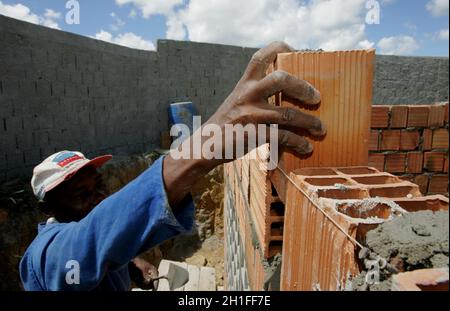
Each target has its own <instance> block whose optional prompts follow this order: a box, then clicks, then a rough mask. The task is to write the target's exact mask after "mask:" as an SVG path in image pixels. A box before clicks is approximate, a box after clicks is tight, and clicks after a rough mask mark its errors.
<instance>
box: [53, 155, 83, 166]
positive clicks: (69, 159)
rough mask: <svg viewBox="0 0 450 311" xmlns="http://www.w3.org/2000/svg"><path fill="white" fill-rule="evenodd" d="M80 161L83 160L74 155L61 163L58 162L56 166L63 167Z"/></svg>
mask: <svg viewBox="0 0 450 311" xmlns="http://www.w3.org/2000/svg"><path fill="white" fill-rule="evenodd" d="M80 159H83V158H82V157H80V156H79V155H77V154H76V155H73V156H71V157H69V158H67V159H64V160H62V161H61V162H58V165H59V166H61V167H64V166H66V165H67V164H69V163H72V162H73V161H76V160H80Z"/></svg>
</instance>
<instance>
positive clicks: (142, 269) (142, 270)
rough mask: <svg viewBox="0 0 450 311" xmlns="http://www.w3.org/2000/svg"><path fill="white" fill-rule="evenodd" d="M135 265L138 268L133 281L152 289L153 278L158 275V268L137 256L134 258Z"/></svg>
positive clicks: (141, 286) (144, 287)
mask: <svg viewBox="0 0 450 311" xmlns="http://www.w3.org/2000/svg"><path fill="white" fill-rule="evenodd" d="M132 263H133V265H134V266H135V267H136V268H137V270H136V272H137V271H139V272H138V273H136V274H137V275H136V276H135V277H134V279H133V281H134V282H135V283H136V284H137V285H138V286H139V287H140V288H143V289H152V288H153V280H154V279H156V278H157V277H158V269H156V267H155V266H154V265H152V264H151V263H149V262H148V261H147V260H145V259H143V258H140V257H136V258H134V259H133V260H132Z"/></svg>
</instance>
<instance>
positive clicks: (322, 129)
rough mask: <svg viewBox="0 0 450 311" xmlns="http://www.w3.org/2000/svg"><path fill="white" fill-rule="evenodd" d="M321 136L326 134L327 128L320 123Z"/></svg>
mask: <svg viewBox="0 0 450 311" xmlns="http://www.w3.org/2000/svg"><path fill="white" fill-rule="evenodd" d="M320 133H321V136H323V135H325V134H326V133H327V126H326V125H325V123H323V122H321V132H320Z"/></svg>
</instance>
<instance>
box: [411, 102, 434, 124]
mask: <svg viewBox="0 0 450 311" xmlns="http://www.w3.org/2000/svg"><path fill="white" fill-rule="evenodd" d="M429 114H430V106H409V110H408V127H427V126H428V116H429Z"/></svg>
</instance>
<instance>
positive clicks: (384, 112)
mask: <svg viewBox="0 0 450 311" xmlns="http://www.w3.org/2000/svg"><path fill="white" fill-rule="evenodd" d="M390 108H391V107H390V106H372V118H371V127H372V128H387V127H388V125H389V110H390Z"/></svg>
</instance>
